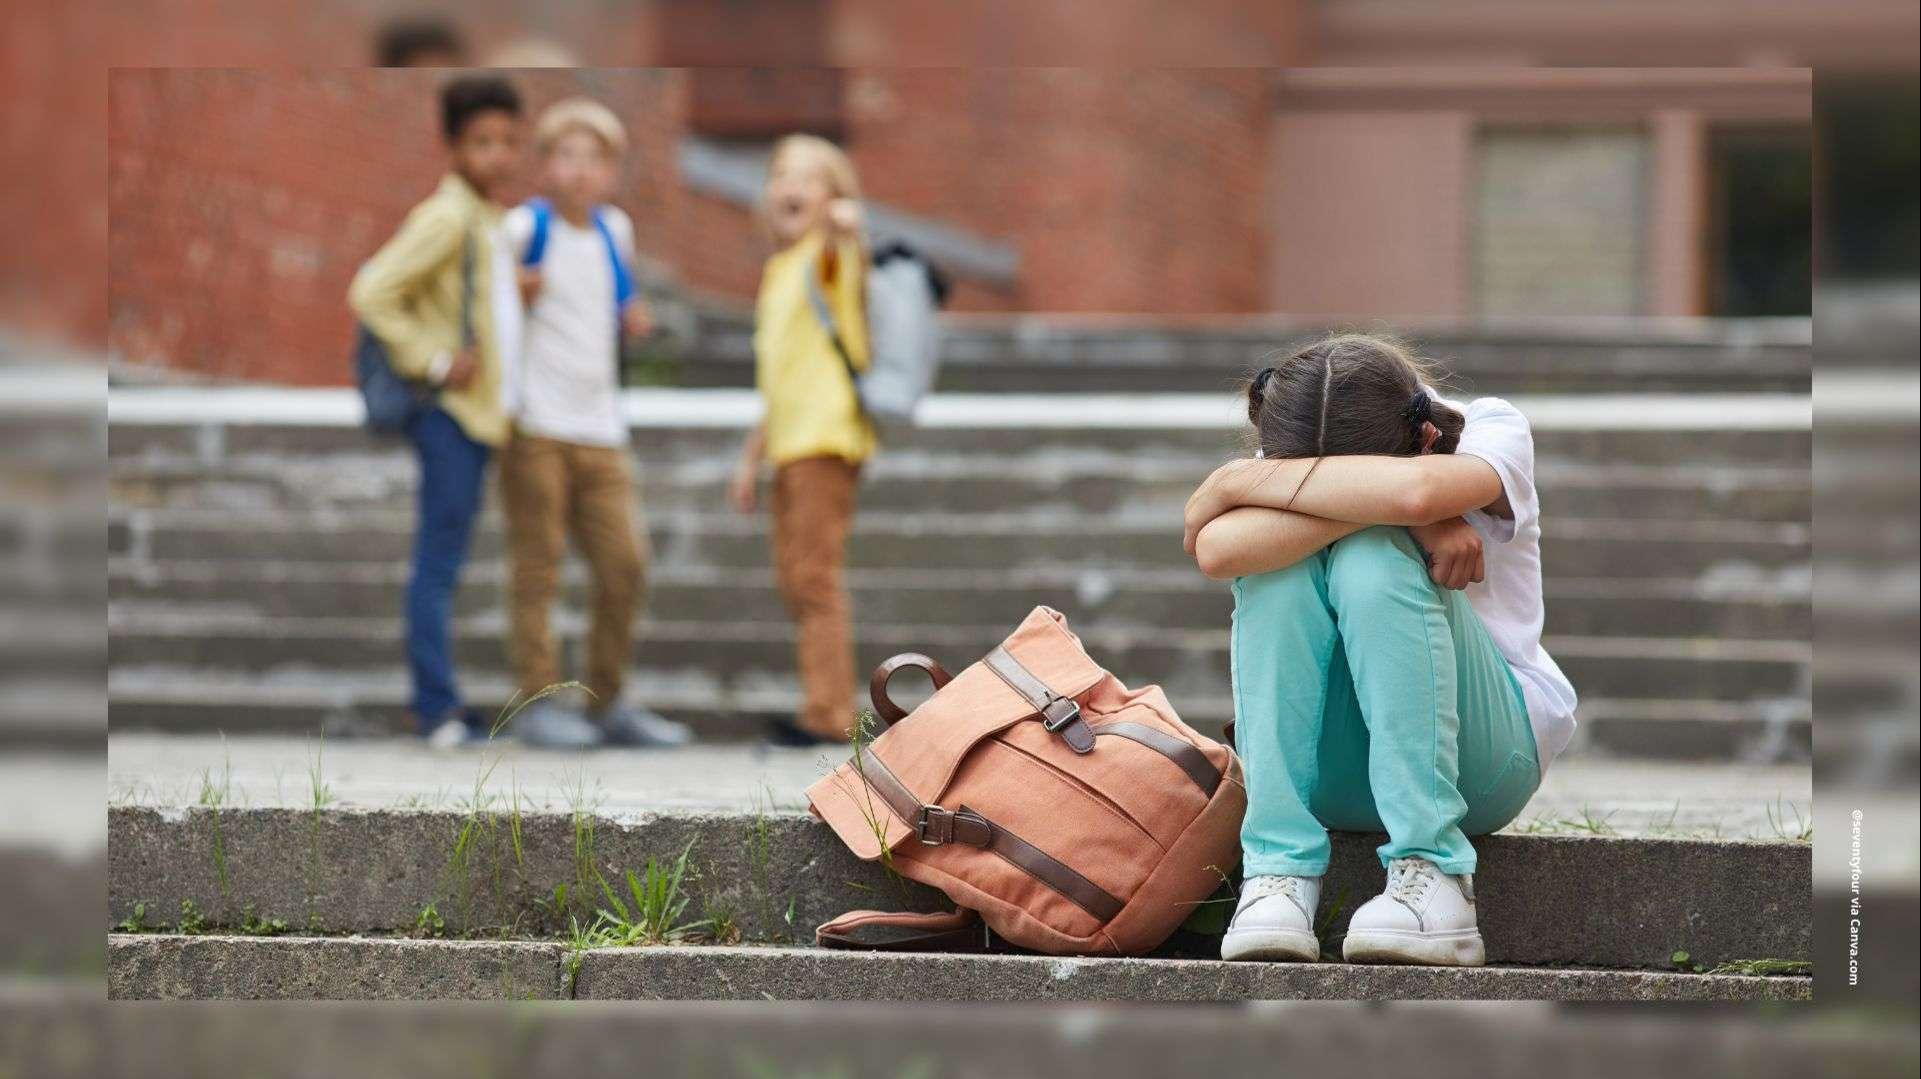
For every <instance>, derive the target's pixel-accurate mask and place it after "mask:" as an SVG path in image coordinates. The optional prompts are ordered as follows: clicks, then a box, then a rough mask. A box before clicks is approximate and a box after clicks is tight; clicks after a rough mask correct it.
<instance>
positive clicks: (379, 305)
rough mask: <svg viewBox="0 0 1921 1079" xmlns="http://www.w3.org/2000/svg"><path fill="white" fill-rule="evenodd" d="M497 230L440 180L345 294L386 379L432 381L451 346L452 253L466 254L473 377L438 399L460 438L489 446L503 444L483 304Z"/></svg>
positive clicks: (469, 199) (457, 261)
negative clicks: (387, 372)
mask: <svg viewBox="0 0 1921 1079" xmlns="http://www.w3.org/2000/svg"><path fill="white" fill-rule="evenodd" d="M499 222H500V209H499V208H498V207H496V206H494V205H493V204H492V203H489V202H488V201H487V200H485V199H483V198H481V197H480V195H479V194H478V193H476V192H475V191H474V189H473V188H472V187H470V186H468V184H467V182H466V181H465V180H462V179H461V178H460V177H458V176H454V175H449V176H447V177H446V178H444V179H442V180H441V181H440V187H439V188H438V189H436V190H435V191H434V193H433V194H432V195H430V196H428V197H427V199H426V200H425V201H424V202H422V203H421V204H420V205H418V206H415V207H414V208H413V211H412V212H411V213H409V214H408V215H407V220H406V221H404V222H402V223H401V226H400V230H399V231H398V232H395V233H394V235H393V237H392V238H391V239H389V240H388V241H387V242H386V244H384V245H383V246H382V247H381V248H380V250H379V251H377V252H375V254H374V257H373V258H371V259H368V260H367V264H366V265H364V266H362V267H361V268H360V272H359V273H358V274H356V275H354V281H353V285H352V287H351V288H349V289H348V291H347V302H348V303H349V304H350V305H351V306H352V307H353V310H354V313H355V314H356V315H358V316H359V317H360V321H361V322H363V323H365V324H366V326H367V328H368V329H369V330H372V331H373V333H374V336H376V337H378V338H380V340H381V341H382V342H383V343H384V344H386V346H387V355H388V357H389V359H390V360H391V362H392V363H393V367H394V371H395V373H396V374H399V375H400V376H401V377H403V378H412V379H423V380H427V381H433V380H434V378H435V376H436V375H437V374H438V373H440V372H442V371H444V365H445V364H446V363H447V362H448V361H449V360H450V359H451V357H452V356H453V354H454V353H455V352H457V351H459V350H460V347H461V332H460V310H461V302H462V301H461V295H462V288H463V286H462V281H461V276H462V271H461V264H462V253H461V252H462V248H463V246H465V247H467V248H468V250H469V252H470V255H469V257H470V259H471V263H472V266H473V281H472V283H471V285H470V286H468V289H469V291H468V292H467V297H468V299H467V304H468V318H469V319H470V320H471V321H472V325H473V333H474V353H475V359H476V362H477V363H478V365H479V369H478V370H477V371H476V372H475V374H474V378H473V381H471V382H469V383H467V385H466V386H464V387H462V388H460V389H457V390H456V389H451V388H448V389H442V390H441V391H440V392H439V394H438V400H439V403H440V407H442V408H444V409H446V410H447V413H448V415H450V416H452V417H453V418H454V420H455V421H456V422H457V423H459V424H460V426H461V429H462V430H464V431H466V432H467V437H469V438H471V439H473V440H474V441H476V442H483V443H486V444H487V445H490V446H497V445H499V444H501V443H502V442H504V441H506V438H507V417H506V414H505V413H504V412H502V410H501V405H500V349H499V348H498V347H497V344H496V342H495V340H494V319H493V305H492V303H491V298H492V296H493V292H492V279H493V272H492V271H493V235H494V232H495V229H496V227H497V226H498V225H499Z"/></svg>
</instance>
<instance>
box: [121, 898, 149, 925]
mask: <svg viewBox="0 0 1921 1079" xmlns="http://www.w3.org/2000/svg"><path fill="white" fill-rule="evenodd" d="M147 929H148V926H147V901H146V900H144V899H142V900H139V901H138V902H136V903H134V905H133V913H131V914H129V915H127V916H126V917H125V918H122V919H120V920H119V921H117V922H115V923H114V924H113V931H114V932H116V933H145V932H146V931H147Z"/></svg>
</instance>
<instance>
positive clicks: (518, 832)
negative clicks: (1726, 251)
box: [107, 757, 1812, 970]
mask: <svg viewBox="0 0 1921 1079" xmlns="http://www.w3.org/2000/svg"><path fill="white" fill-rule="evenodd" d="M210 763H213V762H210ZM213 767H214V768H215V771H214V773H213V775H212V777H211V779H210V782H211V783H212V785H213V787H214V789H215V790H216V791H220V792H225V791H226V790H227V788H224V787H222V785H221V779H220V776H221V773H220V772H219V770H218V769H219V767H220V766H219V765H218V764H217V763H213ZM822 767H823V768H824V767H825V762H823V764H822ZM475 770H476V773H477V776H476V789H481V788H482V787H483V786H484V784H485V783H487V782H488V780H489V778H490V777H489V775H488V774H487V773H488V771H490V769H488V766H487V763H486V758H485V757H481V758H478V759H477V760H476V762H475ZM295 782H296V783H301V782H305V777H300V778H299V779H297V780H295ZM518 790H519V788H518V785H516V788H515V791H516V793H515V794H514V795H513V796H512V797H511V798H504V797H502V798H497V797H494V796H492V795H491V794H486V795H483V796H482V797H481V798H479V799H478V800H469V802H468V804H466V805H464V806H463V805H462V804H461V799H462V797H463V795H462V794H461V793H460V792H455V793H454V794H453V796H452V797H453V800H454V805H455V806H456V807H458V808H455V809H453V810H452V811H447V810H433V809H398V810H360V809H348V808H333V807H330V806H325V805H322V806H319V807H312V806H309V807H306V808H247V807H245V806H243V805H240V804H238V803H232V804H216V805H201V806H192V807H187V808H143V807H139V806H135V805H120V806H111V807H110V808H109V811H108V818H107V825H108V885H107V895H108V920H109V921H110V922H112V923H115V924H118V923H122V922H123V921H126V920H128V919H132V918H134V917H135V915H136V908H137V907H140V906H141V905H144V907H142V908H141V909H143V910H144V912H145V922H144V924H145V925H146V926H148V927H150V928H165V927H166V926H169V925H172V924H174V923H175V922H176V921H177V920H178V919H177V918H176V914H177V912H179V911H180V910H181V909H182V907H181V904H182V903H183V902H187V901H191V903H192V904H193V906H194V909H196V910H197V911H198V912H199V913H200V915H201V916H202V917H203V918H204V919H205V921H206V922H207V923H208V924H209V925H210V926H213V927H219V926H238V925H240V924H241V923H242V922H243V921H244V920H245V919H246V918H247V917H248V916H249V914H251V916H252V917H253V918H254V919H256V920H257V921H258V920H269V921H270V920H273V919H279V920H281V921H284V922H285V923H286V924H287V925H288V926H289V927H291V928H292V929H293V930H294V931H296V932H301V931H306V932H320V933H393V932H403V933H404V932H411V931H414V930H415V928H416V926H417V925H419V924H420V923H421V915H422V912H423V910H426V909H427V908H428V907H429V906H431V907H432V908H433V910H434V912H435V915H436V916H437V917H438V919H439V920H440V921H441V922H443V923H444V925H445V929H446V931H447V932H450V933H454V934H470V935H471V934H485V933H489V932H491V933H494V934H496V935H498V933H499V931H500V930H501V929H502V928H510V929H511V930H512V932H513V933H514V934H515V935H539V934H543V933H555V932H561V931H564V930H565V929H566V928H567V926H568V925H569V923H570V920H571V919H572V918H574V917H590V916H591V915H592V911H593V908H594V907H597V906H604V905H606V904H605V901H604V900H603V899H602V898H601V895H600V892H599V889H598V885H597V884H596V883H595V882H594V881H595V874H599V875H600V876H603V877H605V878H606V879H608V880H610V881H620V880H621V879H622V876H623V874H624V873H625V872H626V871H627V870H630V869H631V870H639V869H641V868H642V867H644V866H645V865H646V864H647V862H648V860H649V859H650V858H654V859H660V858H667V859H673V858H676V857H677V856H678V855H679V854H680V853H681V852H682V851H683V850H690V849H691V853H690V854H689V855H688V861H689V864H690V867H691V871H690V873H689V875H688V876H689V878H690V883H688V884H687V885H686V888H685V892H686V895H687V898H688V899H689V905H688V907H687V912H688V913H687V915H686V920H687V921H695V920H699V919H702V918H708V917H712V916H714V915H716V914H724V915H725V917H726V920H728V921H730V922H731V923H732V924H733V926H734V927H735V929H737V931H738V933H739V935H740V937H741V939H743V940H745V941H749V942H757V943H758V942H766V943H797V942H807V941H811V933H812V929H813V927H814V926H815V925H817V924H819V923H821V922H823V921H825V920H827V919H828V918H830V917H833V916H835V915H837V914H839V913H840V912H842V911H844V910H847V909H853V908H876V907H885V908H899V909H911V910H933V909H941V908H942V906H943V904H945V903H946V898H945V897H944V896H942V895H940V893H938V892H936V891H934V890H933V889H930V888H927V887H924V886H922V885H918V884H914V883H911V882H908V881H905V880H902V879H900V878H897V877H893V876H891V875H890V874H889V873H888V871H887V870H886V869H885V868H884V867H882V866H880V865H879V864H875V863H867V862H862V861H860V860H858V859H856V858H855V857H854V856H853V855H852V854H851V853H849V852H848V851H847V849H846V847H845V846H844V845H843V844H842V842H841V841H840V839H839V838H838V837H837V836H835V835H834V834H833V833H832V831H831V830H830V829H828V828H827V827H826V826H825V825H824V824H821V823H819V822H818V821H816V820H814V819H813V818H812V817H810V816H808V815H806V814H803V813H795V812H792V811H785V810H752V809H745V808H743V810H740V811H735V812H731V813H711V812H708V813H703V812H692V813H684V812H673V811H660V812H647V813H642V814H640V815H637V816H625V815H622V816H602V815H598V814H597V811H596V806H595V803H594V802H593V800H592V796H591V795H590V794H586V793H580V794H567V795H566V797H567V798H568V800H569V801H570V802H571V803H572V804H573V807H574V808H573V811H572V812H568V811H564V810H563V811H559V812H556V811H554V810H552V809H535V808H531V806H528V805H523V803H522V802H521V798H520V795H519V793H518ZM215 801H218V799H216V800H215ZM296 804H297V803H296ZM1380 841H1381V837H1379V836H1367V835H1360V834H1348V833H1337V834H1336V835H1335V836H1334V855H1333V862H1332V864H1331V866H1330V869H1329V872H1328V876H1327V877H1326V879H1325V884H1324V887H1323V897H1324V908H1323V909H1324V911H1326V912H1331V914H1330V916H1331V922H1330V924H1329V925H1328V927H1327V928H1326V930H1325V931H1324V933H1323V938H1324V940H1327V941H1333V940H1337V939H1338V938H1339V937H1340V936H1341V935H1342V934H1343V933H1344V932H1345V918H1346V916H1347V915H1348V914H1349V913H1351V912H1352V910H1353V908H1354V907H1356V906H1358V905H1359V904H1360V903H1361V902H1363V901H1365V900H1366V899H1367V898H1369V897H1371V896H1373V895H1374V894H1375V893H1376V892H1378V891H1379V890H1380V888H1381V885H1382V879H1381V878H1382V870H1381V866H1380V863H1379V861H1378V860H1377V858H1376V856H1375V854H1374V848H1375V846H1376V845H1377V844H1378V843H1379V842H1380ZM690 845H691V847H690ZM1475 845H1476V849H1477V851H1478V853H1479V855H1480V867H1479V869H1478V870H1477V873H1476V878H1475V885H1476V897H1477V904H1478V907H1479V910H1480V922H1481V930H1482V935H1483V937H1484V939H1485V940H1486V944H1487V953H1488V959H1489V961H1490V962H1493V963H1497V964H1509V965H1526V966H1583V967H1612V968H1627V969H1638V970H1668V969H1672V965H1673V964H1672V957H1673V954H1674V953H1675V952H1676V951H1677V950H1679V951H1686V952H1688V954H1689V956H1690V957H1691V962H1693V963H1699V964H1704V965H1707V966H1710V967H1711V966H1714V965H1717V964H1720V963H1724V962H1731V961H1735V960H1749V959H1784V960H1804V959H1807V958H1808V957H1809V955H1810V950H1811V948H1812V919H1811V913H1810V912H1811V904H1812V888H1811V880H1810V872H1811V868H1810V867H1811V861H1810V853H1811V847H1810V846H1809V845H1808V844H1806V843H1799V842H1787V841H1780V842H1763V841H1752V840H1747V841H1719V840H1695V839H1665V838H1664V839H1654V838H1636V839H1626V838H1609V837H1599V836H1573V835H1519V834H1509V833H1502V834H1497V835H1494V836H1488V837H1483V838H1481V839H1478V840H1476V844H1475ZM563 885H564V886H566V888H567V890H566V891H564V892H560V891H557V888H558V887H559V886H563ZM1215 947H1216V945H1215V943H1214V942H1213V940H1212V939H1211V938H1209V937H1206V936H1204V935H1200V934H1198V933H1184V934H1183V935H1180V936H1177V937H1176V938H1175V939H1174V940H1171V941H1170V942H1169V945H1168V946H1167V948H1165V949H1164V950H1163V951H1164V953H1165V954H1169V955H1182V954H1187V955H1198V956H1208V955H1212V954H1217V953H1215V952H1213V951H1212V949H1214V948H1215Z"/></svg>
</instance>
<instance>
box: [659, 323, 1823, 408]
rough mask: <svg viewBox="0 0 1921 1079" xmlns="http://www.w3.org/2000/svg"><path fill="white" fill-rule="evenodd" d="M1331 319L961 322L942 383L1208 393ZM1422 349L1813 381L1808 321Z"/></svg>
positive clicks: (1467, 364)
mask: <svg viewBox="0 0 1921 1079" xmlns="http://www.w3.org/2000/svg"><path fill="white" fill-rule="evenodd" d="M702 327H703V329H702V333H701V336H700V344H699V348H698V351H697V356H695V357H690V360H689V362H687V363H685V364H683V365H682V367H681V372H680V378H681V382H682V384H684V385H689V386H751V385H753V368H752V357H753V350H752V341H751V330H750V329H749V327H748V326H747V324H746V323H745V322H743V321H736V320H728V319H708V320H703V323H702ZM1327 331H1328V327H1326V326H1324V325H1318V324H1305V323H1300V322H1296V321H1293V320H1281V321H1277V320H1273V319H1253V320H1239V319H1208V320H1204V321H1202V322H1199V323H1183V324H1167V323H1156V322H1153V321H1149V320H1143V319H1137V318H1128V317H1112V316H1093V317H1085V318H1081V317H1072V316H1065V317H1064V316H1044V317H1035V318H1023V319H1013V320H1008V319H1004V318H994V319H965V318H962V319H953V320H951V328H950V329H949V331H948V337H947V339H946V341H945V342H944V343H943V348H942V357H943V360H944V365H943V367H942V371H941V387H942V389H944V390H950V391H966V392H988V393H1009V392H1047V393H1075V392H1085V391H1086V390H1087V388H1088V387H1090V386H1098V387H1101V388H1102V389H1103V390H1105V391H1107V392H1130V393H1134V392H1145V393H1167V392H1207V391H1212V390H1218V389H1219V388H1220V387H1221V386H1223V385H1230V384H1232V383H1233V382H1234V381H1236V380H1238V379H1241V378H1245V377H1246V376H1247V375H1248V374H1250V373H1251V372H1253V371H1255V370H1257V369H1258V368H1260V367H1261V366H1262V365H1263V364H1265V363H1269V362H1272V357H1273V356H1274V355H1275V354H1276V353H1277V352H1282V351H1285V350H1288V349H1291V348H1296V347H1299V346H1301V345H1303V344H1306V343H1308V342H1310V341H1313V340H1315V339H1316V338H1319V337H1321V336H1322V335H1324V334H1325V333H1326V332H1327ZM1408 332H1409V333H1410V334H1411V335H1412V340H1414V341H1415V342H1416V343H1417V346H1418V347H1419V348H1420V350H1421V351H1422V353H1423V354H1425V355H1429V356H1433V357H1435V358H1437V359H1440V360H1441V361H1442V362H1444V363H1445V364H1446V366H1447V368H1448V370H1449V371H1451V372H1452V373H1453V374H1454V376H1455V378H1454V381H1455V383H1456V384H1458V385H1461V386H1463V387H1467V388H1470V389H1478V390H1479V392H1486V393H1518V392H1542V393H1597V392H1690V391H1693V392H1700V391H1728V390H1742V391H1758V390H1798V391H1805V390H1806V388H1807V386H1808V372H1809V366H1810V362H1811V351H1812V349H1811V337H1812V334H1811V330H1810V322H1809V320H1806V319H1783V320H1749V321H1743V322H1740V323H1727V324H1701V325H1700V326H1699V328H1698V329H1697V328H1694V327H1688V328H1681V327H1661V328H1653V327H1648V326H1646V325H1643V326H1636V327H1629V326H1627V325H1624V324H1621V323H1614V324H1613V325H1607V326H1602V325H1594V326H1591V327H1574V326H1569V325H1564V324H1563V325H1555V324H1552V323H1551V322H1537V323H1531V324H1529V325H1526V326H1518V325H1493V324H1485V323H1484V324H1479V325H1470V324H1456V325H1443V324H1434V325H1428V326H1420V327H1416V326H1412V325H1410V326H1409V327H1408Z"/></svg>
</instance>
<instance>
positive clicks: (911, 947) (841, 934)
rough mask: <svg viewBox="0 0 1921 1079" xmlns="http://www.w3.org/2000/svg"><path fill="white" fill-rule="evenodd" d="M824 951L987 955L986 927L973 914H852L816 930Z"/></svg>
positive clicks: (956, 911)
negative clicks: (832, 949) (834, 949)
mask: <svg viewBox="0 0 1921 1079" xmlns="http://www.w3.org/2000/svg"><path fill="white" fill-rule="evenodd" d="M814 943H815V944H818V945H820V946H821V947H823V948H850V949H858V950H861V951H870V952H984V951H986V950H987V949H988V938H987V927H986V926H985V925H983V924H982V923H981V919H980V915H978V914H976V913H974V912H973V911H971V910H967V909H965V908H962V909H960V910H950V911H942V912H940V913H935V914H911V913H908V912H907V911H879V910H850V911H848V912H847V913H845V914H843V915H841V916H840V917H838V918H835V919H834V920H833V921H831V922H828V923H827V924H825V925H823V926H821V927H820V928H818V929H816V930H814Z"/></svg>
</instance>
